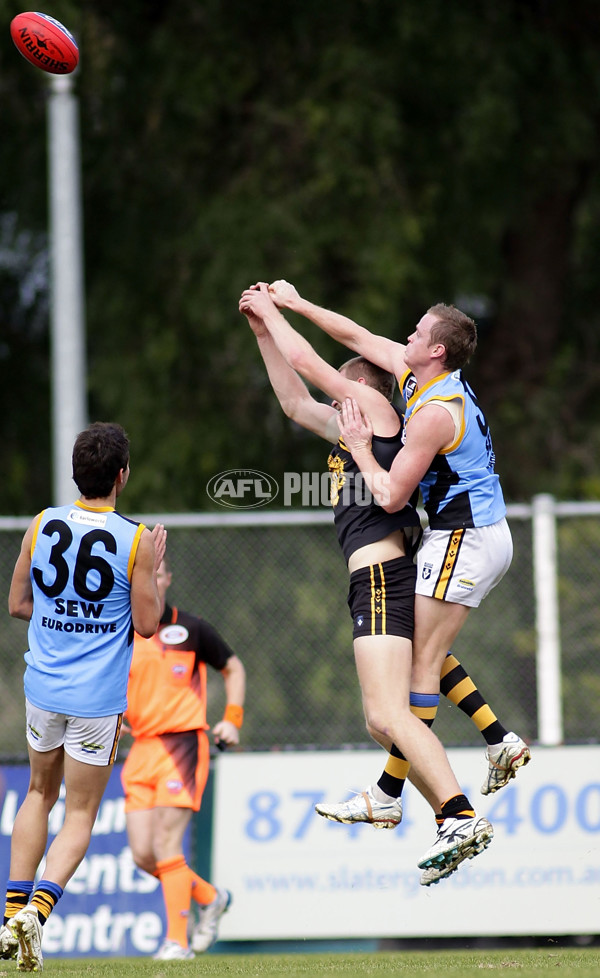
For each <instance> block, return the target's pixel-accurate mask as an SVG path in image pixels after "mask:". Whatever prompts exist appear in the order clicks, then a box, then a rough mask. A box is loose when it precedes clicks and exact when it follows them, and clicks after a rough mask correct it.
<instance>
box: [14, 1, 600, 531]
mask: <svg viewBox="0 0 600 978" xmlns="http://www.w3.org/2000/svg"><path fill="white" fill-rule="evenodd" d="M592 7H593V5H585V4H584V5H579V6H578V15H577V16H576V17H575V16H573V14H572V9H571V8H570V7H568V8H567V7H565V5H563V4H547V3H541V2H539V3H537V2H536V3H531V4H523V3H522V2H519V0H509V2H505V3H502V4H488V3H485V2H483V0H474V2H473V3H469V4H448V3H447V2H445V0H406V2H404V3H402V4H398V3H397V2H395V0H379V2H378V3H372V2H368V0H344V2H342V0H331V2H329V3H327V4H323V3H322V2H319V3H317V2H315V0H304V2H302V3H299V2H296V0H292V2H289V3H286V4H281V3H274V2H272V0H270V2H268V0H267V2H265V3H264V4H262V5H261V7H260V13H259V12H258V11H257V9H256V7H252V6H249V5H248V4H247V3H245V2H242V0H229V2H228V3H227V4H222V3H218V2H216V0H205V2H203V3H202V4H199V3H197V2H192V0H174V2H171V3H165V2H161V0H152V2H148V0H146V2H144V3H141V2H131V3H127V4H112V5H111V4H101V3H99V2H97V0H88V2H86V3H85V4H77V3H75V2H71V0H56V2H55V4H54V6H53V9H52V13H53V14H54V15H55V16H57V17H58V18H59V19H61V20H63V21H64V22H65V23H66V24H67V25H68V26H69V27H70V29H71V30H73V32H74V33H75V34H76V36H77V38H78V41H79V44H80V49H81V66H80V69H79V70H78V72H77V75H76V76H75V79H76V89H77V93H78V96H79V106H80V116H81V132H82V145H81V151H82V170H83V195H84V201H83V203H84V229H85V265H86V287H87V295H86V309H87V329H88V336H87V348H88V357H89V362H88V367H89V369H88V389H89V413H90V417H91V418H115V419H118V420H119V421H121V422H122V423H123V424H124V425H125V427H126V428H127V429H128V431H129V433H130V435H131V438H132V443H133V453H134V454H133V461H134V471H135V478H134V479H133V480H132V482H131V486H130V489H129V494H128V501H129V504H130V505H131V507H132V508H133V509H137V510H140V509H151V510H160V509H168V510H172V511H177V510H181V509H193V510H195V509H199V508H205V507H206V506H207V505H209V503H208V501H207V499H206V496H205V493H204V486H205V484H206V481H207V479H208V478H210V476H211V475H213V474H214V473H215V472H217V471H220V470H222V469H223V468H225V467H228V466H232V467H234V466H238V465H246V466H253V465H254V466H255V465H256V461H257V459H261V460H262V461H263V462H264V460H265V459H266V460H268V468H269V471H271V472H272V474H273V475H274V476H275V477H278V476H280V475H281V473H282V472H283V471H284V470H285V468H286V467H288V468H289V467H290V466H292V465H293V467H294V469H297V468H306V469H309V470H314V469H315V468H316V467H317V459H320V458H321V455H320V448H319V446H317V445H315V440H314V439H312V438H306V437H304V436H302V435H301V434H300V433H299V432H297V431H296V430H294V429H293V428H291V427H290V425H289V424H288V423H287V422H286V421H285V420H284V419H282V418H281V417H280V412H279V409H278V407H277V406H276V404H275V403H274V399H273V397H272V395H271V393H270V390H269V387H268V385H267V383H266V382H265V378H264V371H263V369H262V365H261V363H260V361H259V359H258V356H257V352H256V349H255V344H254V340H253V337H252V336H251V335H250V332H249V330H248V328H247V326H246V325H245V320H244V319H243V318H242V317H240V315H239V313H238V311H237V302H238V298H239V294H240V292H241V290H242V289H243V288H244V287H245V286H247V285H248V284H250V283H251V282H254V281H256V280H258V279H270V280H271V279H274V278H279V277H285V278H287V279H289V280H290V281H293V282H295V283H296V284H297V285H298V287H299V288H300V290H301V291H302V292H303V294H305V295H306V296H308V297H310V298H312V299H314V300H315V301H317V302H321V303H323V304H325V305H329V306H331V307H334V308H336V309H339V310H340V311H344V312H347V313H348V314H350V315H351V316H353V317H354V318H356V319H357V320H358V321H360V322H363V323H364V324H365V325H367V326H368V327H370V328H372V329H374V330H376V331H381V332H383V333H386V334H387V335H393V336H397V337H398V338H403V337H404V336H405V335H406V333H407V332H408V331H409V329H410V328H411V327H412V324H413V323H414V321H415V318H416V317H417V316H418V315H420V314H421V313H422V311H423V310H424V309H425V308H426V307H427V306H428V305H430V304H431V303H432V302H434V301H438V300H439V299H445V300H449V301H456V302H457V303H462V304H463V305H465V306H466V307H467V308H471V307H473V308H475V309H476V310H477V313H478V319H479V321H480V334H481V343H480V352H479V354H478V355H477V357H476V358H475V361H474V363H473V366H472V368H471V371H472V379H473V382H474V384H475V386H476V387H477V386H478V385H479V387H480V389H481V393H482V395H484V396H482V400H483V403H484V406H485V407H486V409H487V411H488V413H489V415H490V419H491V420H492V422H493V430H494V435H495V447H496V451H497V455H498V459H499V469H500V472H501V474H502V476H503V479H504V484H505V488H506V491H507V495H508V497H509V498H510V499H512V500H517V499H523V498H529V496H530V495H531V494H532V493H534V492H536V491H540V490H546V491H554V492H555V493H556V494H558V495H560V496H563V497H571V498H580V497H581V498H588V497H592V496H595V495H597V492H598V479H597V476H596V473H595V468H596V466H595V457H596V453H595V451H594V450H593V449H594V447H595V444H596V442H597V441H598V440H599V439H600V408H599V407H598V399H597V398H596V397H595V390H596V387H597V373H598V369H597V366H596V364H597V362H598V337H599V336H600V329H599V326H600V323H599V322H598V314H597V313H596V312H595V310H596V309H597V308H598V307H599V303H598V285H597V276H596V273H595V268H596V254H597V244H598V242H597V240H596V238H597V235H598V232H597V228H598V220H596V217H597V214H598V211H599V207H600V205H599V202H600V193H599V185H598V173H599V172H600V169H599V167H598V157H599V153H600V145H599V138H598V132H599V131H600V127H599V126H598V116H599V98H600V68H599V65H600V58H599V57H598V55H599V53H600V50H599V48H600V36H599V31H598V25H597V23H596V18H595V13H594V11H593V9H592ZM19 9H20V7H19V5H18V4H16V3H14V2H8V0H0V13H1V14H2V19H3V20H4V22H5V24H6V26H7V27H8V22H9V20H10V18H11V17H12V16H14V14H15V13H16V12H18V10H19ZM46 89H47V78H46V76H44V75H43V74H42V73H41V72H40V71H38V70H37V69H35V68H33V67H32V66H30V65H28V64H27V63H26V62H25V61H24V60H23V59H22V58H20V56H19V55H18V53H17V52H16V50H15V49H14V48H13V46H12V45H11V44H10V40H9V39H8V30H6V31H5V44H4V46H3V47H2V48H0V92H1V94H2V96H3V99H2V101H3V106H4V131H5V133H6V134H10V138H5V139H3V140H2V141H1V142H0V164H1V172H2V174H3V185H2V192H1V195H0V228H3V229H4V231H3V232H2V239H1V243H0V316H1V320H2V323H1V325H0V329H1V333H0V337H1V339H0V391H2V394H0V397H1V398H2V401H1V402H0V408H1V409H2V417H3V419H4V449H5V458H6V471H7V472H8V474H9V478H8V479H5V480H3V483H2V485H0V511H5V512H8V511H11V512H21V513H28V512H33V511H35V510H36V509H38V508H39V507H40V506H42V505H45V504H46V503H47V501H48V497H49V492H50V473H49V458H50V451H49V439H50V434H51V432H50V425H49V410H48V402H49V368H48V323H47V315H48V280H47V272H46V271H45V270H44V271H43V273H41V274H40V277H39V280H38V286H39V287H38V288H37V290H36V292H35V296H34V301H33V300H32V299H31V297H30V298H29V299H27V298H24V294H23V283H24V281H26V279H27V277H28V275H30V274H31V268H32V267H34V266H37V267H40V268H41V267H42V266H43V267H44V269H45V262H46V260H47V256H46V241H45V230H46V210H47V209H46V199H45V197H46V173H45V166H46V162H45V106H44V100H45V92H46ZM6 222H9V223H8V225H7V223H6ZM11 222H12V223H11ZM7 226H9V228H10V234H9V235H8V236H7V232H6V228H7ZM23 236H26V239H27V242H28V244H27V247H26V248H22V247H21V246H20V245H19V244H18V242H22V241H23ZM19 247H20V248H21V250H20V254H21V256H22V260H20V261H19V262H16V261H14V256H15V254H17V253H18V252H19ZM309 335H310V338H311V339H312V340H313V342H314V343H315V344H316V345H317V347H318V349H319V351H320V352H322V353H323V355H324V356H326V357H328V358H329V359H331V360H332V361H334V362H335V361H339V360H341V359H342V357H343V351H341V350H339V348H337V347H336V346H335V344H332V343H331V342H330V341H329V340H327V339H326V338H324V337H322V336H320V335H317V334H316V333H315V332H314V331H310V332H309ZM24 391H27V394H26V396H25V397H24V396H23V392H24ZM525 405H526V407H525ZM588 445H591V446H592V449H591V450H590V449H588V448H587V446H588ZM557 458H560V463H561V464H560V465H557V464H556V461H557ZM515 463H516V464H515Z"/></svg>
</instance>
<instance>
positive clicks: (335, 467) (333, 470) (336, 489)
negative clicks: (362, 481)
mask: <svg viewBox="0 0 600 978" xmlns="http://www.w3.org/2000/svg"><path fill="white" fill-rule="evenodd" d="M327 467H328V469H329V472H330V474H331V483H330V486H329V498H330V500H331V505H332V506H337V504H338V503H339V501H340V490H341V489H342V488H343V486H344V485H345V483H346V475H345V473H344V459H343V458H340V457H339V455H330V456H329V458H328V459H327Z"/></svg>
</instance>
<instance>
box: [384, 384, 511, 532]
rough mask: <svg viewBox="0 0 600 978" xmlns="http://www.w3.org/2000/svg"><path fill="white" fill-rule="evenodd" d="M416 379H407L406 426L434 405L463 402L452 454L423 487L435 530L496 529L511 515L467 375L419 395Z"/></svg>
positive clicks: (439, 458) (437, 461)
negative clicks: (430, 404)
mask: <svg viewBox="0 0 600 978" xmlns="http://www.w3.org/2000/svg"><path fill="white" fill-rule="evenodd" d="M412 382H414V378H413V377H412V374H407V375H406V376H405V377H404V378H402V389H403V392H404V394H405V397H406V402H407V403H406V415H405V422H406V425H409V424H410V419H411V417H412V416H413V415H414V414H415V413H416V412H417V411H419V410H420V409H421V408H422V407H423V406H424V405H425V404H428V403H429V402H430V401H432V400H438V401H439V400H442V401H452V400H457V401H458V402H459V403H460V405H461V429H460V432H459V435H458V437H457V439H456V441H455V442H454V444H453V445H451V446H450V449H449V450H448V451H445V452H440V453H439V454H438V455H436V456H435V458H434V459H433V462H432V464H431V466H430V467H429V469H428V470H427V472H426V473H425V475H424V477H423V479H422V481H421V495H422V496H423V505H424V507H425V511H426V513H427V515H428V516H429V525H430V527H431V528H432V529H434V530H458V529H460V528H461V527H467V526H491V525H492V524H493V523H497V522H498V520H501V519H502V518H503V517H504V516H505V515H506V506H505V504H504V497H503V495H502V489H501V487H500V480H499V478H498V476H497V475H496V473H495V472H494V464H495V460H496V459H495V455H494V451H493V448H492V438H491V435H490V429H489V427H488V423H487V421H486V419H485V415H484V414H483V411H482V410H481V408H480V407H479V404H478V402H477V399H476V397H475V394H474V393H473V391H472V390H471V388H470V387H469V384H468V383H467V381H466V380H465V378H464V376H463V372H462V370H455V371H454V372H453V373H448V374H442V375H441V376H440V377H435V378H434V379H433V380H431V381H429V383H427V384H425V385H424V386H423V387H422V388H420V389H419V390H417V391H415V390H414V383H413V385H412V386H411V383H412Z"/></svg>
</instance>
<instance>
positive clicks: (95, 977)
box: [0, 948, 600, 978]
mask: <svg viewBox="0 0 600 978" xmlns="http://www.w3.org/2000/svg"><path fill="white" fill-rule="evenodd" d="M2 964H3V965H4V967H3V968H2V970H0V976H10V975H11V974H13V973H16V966H15V965H14V964H13V963H12V962H11V963H10V964H5V963H4V962H2ZM507 971H508V972H511V973H512V974H514V975H515V978H517V976H518V978H539V976H540V975H543V974H546V973H553V974H555V975H556V974H557V971H558V973H559V974H560V978H575V976H576V978H598V976H599V975H600V949H598V948H594V949H591V948H588V949H585V950H580V949H576V948H556V949H554V948H543V949H542V948H538V949H534V950H523V949H521V948H519V949H516V950H503V951H483V950H477V951H408V952H405V951H393V952H387V951H378V952H377V953H375V954H362V953H354V954H344V953H336V954H248V955H246V954H244V955H230V954H227V955H225V954H208V955H205V956H204V957H198V958H196V959H195V961H153V960H152V959H148V958H94V959H92V958H81V959H79V960H77V959H64V960H59V959H57V958H52V959H49V960H47V961H46V962H45V964H44V972H45V973H48V974H52V975H55V976H57V978H58V976H59V975H86V976H87V978H112V976H113V975H118V976H119V978H163V976H168V975H182V976H184V978H187V976H190V978H191V976H192V975H209V976H211V978H212V976H219V978H220V976H226V978H232V976H243V978H246V976H247V978H253V976H256V975H258V976H262V975H264V976H269V975H283V976H285V978H296V976H306V975H311V976H312V975H336V976H337V975H356V976H362V975H406V976H409V975H410V976H412V975H429V976H438V975H439V976H440V978H446V976H456V978H476V976H477V978H484V975H487V974H491V973H494V972H496V973H503V972H507Z"/></svg>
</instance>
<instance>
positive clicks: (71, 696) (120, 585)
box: [24, 501, 144, 717]
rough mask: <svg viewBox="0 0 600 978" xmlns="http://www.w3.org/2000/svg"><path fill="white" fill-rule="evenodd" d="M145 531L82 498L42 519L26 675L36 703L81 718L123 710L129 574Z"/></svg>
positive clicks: (129, 644)
mask: <svg viewBox="0 0 600 978" xmlns="http://www.w3.org/2000/svg"><path fill="white" fill-rule="evenodd" d="M143 529H144V526H143V524H140V523H136V522H134V521H133V520H129V519H127V518H126V517H124V516H121V515H120V514H119V513H117V512H115V510H114V509H112V508H111V507H105V508H101V509H93V508H91V507H89V508H88V507H86V506H84V505H83V504H82V503H81V502H79V501H78V502H76V503H74V504H73V505H72V506H59V507H54V508H51V509H46V510H44V511H43V512H42V513H41V514H40V516H39V517H38V524H37V527H36V528H35V532H34V536H33V541H32V546H31V584H32V587H33V614H32V616H31V621H30V624H29V633H28V640H29V649H28V651H27V652H26V653H25V662H26V663H27V668H26V670H25V680H24V683H25V695H26V697H27V699H28V700H29V701H30V702H31V703H33V705H34V706H37V707H39V708H40V709H42V710H48V711H50V712H52V713H64V714H66V715H67V716H80V717H101V716H111V715H113V714H116V713H123V712H124V711H125V708H126V705H127V678H128V675H129V666H130V663H131V655H132V651H133V624H132V619H131V573H132V570H133V564H134V561H135V555H136V552H137V547H138V543H139V539H140V536H141V534H142V531H143Z"/></svg>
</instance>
